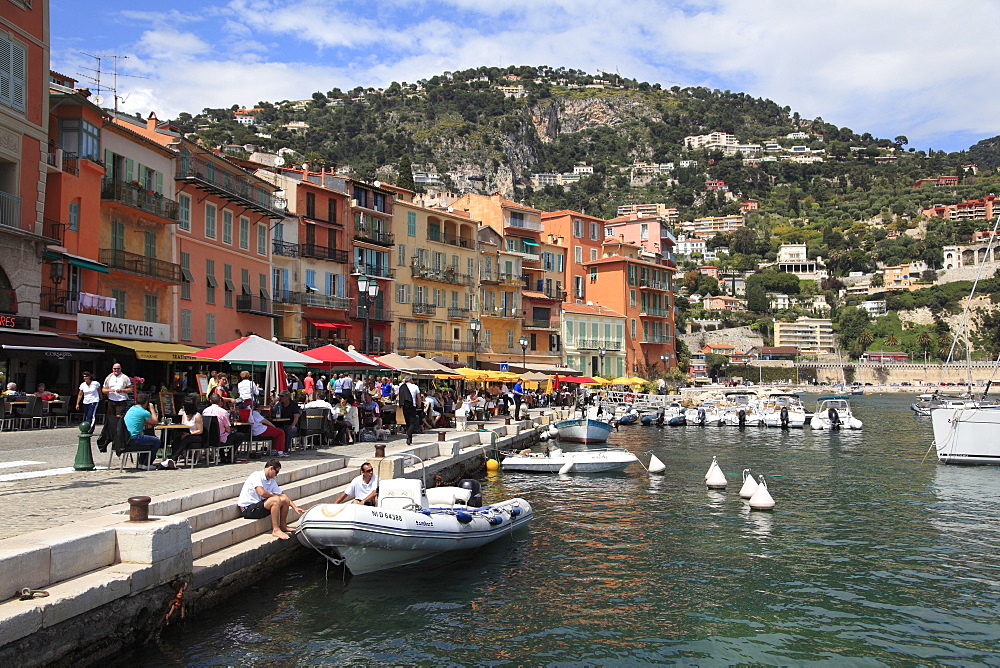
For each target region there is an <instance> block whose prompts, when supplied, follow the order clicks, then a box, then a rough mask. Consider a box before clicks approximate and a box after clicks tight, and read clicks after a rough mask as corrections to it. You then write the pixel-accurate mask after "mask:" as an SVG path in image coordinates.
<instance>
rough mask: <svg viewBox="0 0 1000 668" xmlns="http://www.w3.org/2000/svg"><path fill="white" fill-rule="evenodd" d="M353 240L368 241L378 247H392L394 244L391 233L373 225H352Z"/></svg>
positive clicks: (394, 237)
mask: <svg viewBox="0 0 1000 668" xmlns="http://www.w3.org/2000/svg"><path fill="white" fill-rule="evenodd" d="M354 238H355V239H360V240H362V241H369V242H371V243H373V244H379V245H380V246H392V245H394V244H395V243H396V236H395V235H394V234H393V233H392V232H386V231H385V230H381V229H379V228H377V227H375V226H374V225H366V224H364V223H356V224H355V225H354Z"/></svg>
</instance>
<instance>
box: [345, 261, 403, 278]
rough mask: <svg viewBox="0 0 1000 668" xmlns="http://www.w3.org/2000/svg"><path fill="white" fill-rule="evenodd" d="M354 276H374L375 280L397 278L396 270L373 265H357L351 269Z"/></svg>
mask: <svg viewBox="0 0 1000 668" xmlns="http://www.w3.org/2000/svg"><path fill="white" fill-rule="evenodd" d="M351 273H352V274H357V275H361V274H364V275H366V276H374V277H375V278H396V270H395V269H390V268H389V267H381V266H378V265H373V264H356V265H354V266H353V267H352V268H351Z"/></svg>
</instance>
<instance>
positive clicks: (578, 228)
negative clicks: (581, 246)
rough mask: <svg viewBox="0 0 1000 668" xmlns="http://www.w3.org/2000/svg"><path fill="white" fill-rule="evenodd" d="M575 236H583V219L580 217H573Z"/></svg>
mask: <svg viewBox="0 0 1000 668" xmlns="http://www.w3.org/2000/svg"><path fill="white" fill-rule="evenodd" d="M573 236H574V237H576V238H577V239H580V238H582V237H583V221H582V220H580V219H579V218H574V219H573Z"/></svg>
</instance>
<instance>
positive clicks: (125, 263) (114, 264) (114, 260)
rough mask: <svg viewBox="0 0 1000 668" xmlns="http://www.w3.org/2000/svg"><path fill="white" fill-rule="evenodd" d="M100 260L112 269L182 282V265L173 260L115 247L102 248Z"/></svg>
mask: <svg viewBox="0 0 1000 668" xmlns="http://www.w3.org/2000/svg"><path fill="white" fill-rule="evenodd" d="M98 260H99V261H100V262H101V264H106V265H108V267H109V268H111V269H116V270H118V271H123V272H125V273H127V274H135V275H136V276H145V277H146V278H155V279H157V280H159V281H166V282H167V283H180V282H181V266H180V265H179V264H174V263H173V262H166V261H164V260H157V259H156V258H152V257H146V256H145V255H139V254H137V253H129V252H128V251H124V250H118V249H115V248H102V249H101V251H100V255H99V257H98Z"/></svg>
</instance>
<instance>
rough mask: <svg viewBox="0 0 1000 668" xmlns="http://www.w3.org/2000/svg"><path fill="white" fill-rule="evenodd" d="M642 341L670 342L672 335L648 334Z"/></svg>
mask: <svg viewBox="0 0 1000 668" xmlns="http://www.w3.org/2000/svg"><path fill="white" fill-rule="evenodd" d="M642 343H670V337H669V336H665V335H663V334H659V335H656V334H646V335H645V336H643V337H642Z"/></svg>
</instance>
